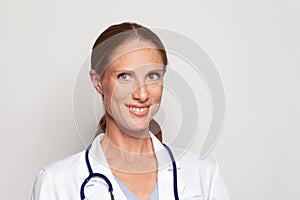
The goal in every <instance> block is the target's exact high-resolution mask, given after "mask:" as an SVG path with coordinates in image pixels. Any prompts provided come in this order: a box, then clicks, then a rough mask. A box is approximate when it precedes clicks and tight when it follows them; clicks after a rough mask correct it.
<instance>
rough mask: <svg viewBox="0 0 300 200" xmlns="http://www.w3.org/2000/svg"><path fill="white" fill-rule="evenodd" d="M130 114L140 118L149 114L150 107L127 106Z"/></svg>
mask: <svg viewBox="0 0 300 200" xmlns="http://www.w3.org/2000/svg"><path fill="white" fill-rule="evenodd" d="M127 107H128V109H129V112H130V113H132V114H134V115H135V116H138V117H143V116H145V115H147V114H148V112H149V107H150V105H127Z"/></svg>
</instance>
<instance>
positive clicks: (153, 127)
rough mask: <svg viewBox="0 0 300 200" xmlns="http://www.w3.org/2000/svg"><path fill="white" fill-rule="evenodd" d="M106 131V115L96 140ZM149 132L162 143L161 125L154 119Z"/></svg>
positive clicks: (103, 117)
mask: <svg viewBox="0 0 300 200" xmlns="http://www.w3.org/2000/svg"><path fill="white" fill-rule="evenodd" d="M105 129H106V116H105V114H104V115H103V116H102V117H101V119H100V121H99V124H98V130H97V132H96V134H95V136H94V138H95V137H97V136H98V135H99V134H100V133H104V132H105ZM149 130H150V131H151V133H153V134H154V135H155V136H156V137H157V139H158V140H159V141H160V142H162V131H161V128H160V125H159V124H158V123H157V122H156V121H155V120H154V119H152V120H151V121H150V124H149Z"/></svg>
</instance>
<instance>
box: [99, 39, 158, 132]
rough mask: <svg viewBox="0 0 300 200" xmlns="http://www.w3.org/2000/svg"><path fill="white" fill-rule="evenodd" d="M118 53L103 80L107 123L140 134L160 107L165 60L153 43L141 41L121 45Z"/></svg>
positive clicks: (101, 89) (102, 91) (146, 128)
mask: <svg viewBox="0 0 300 200" xmlns="http://www.w3.org/2000/svg"><path fill="white" fill-rule="evenodd" d="M133 49H134V50H133ZM125 52H128V53H125ZM117 55H121V56H119V57H118V56H117ZM114 57H115V58H116V59H114V60H113V62H112V63H111V64H110V65H109V67H108V68H107V69H106V70H105V72H104V74H103V75H102V77H101V79H100V81H99V82H100V85H101V87H100V92H101V93H102V94H103V100H104V105H105V110H106V114H107V118H106V123H107V126H110V125H111V126H116V127H118V128H119V129H120V130H122V131H123V132H126V133H128V134H133V135H134V136H136V137H137V136H139V135H136V134H139V133H141V132H144V131H145V130H146V131H147V130H148V127H149V122H150V120H151V119H152V117H153V116H154V115H155V114H156V113H157V111H158V109H159V106H160V102H161V97H162V91H163V75H164V65H163V60H162V58H161V55H160V53H159V51H158V50H157V49H155V48H154V46H153V45H151V44H150V43H147V42H141V41H131V42H129V43H126V46H125V45H122V46H120V47H119V48H118V49H117V50H116V51H115V52H114Z"/></svg>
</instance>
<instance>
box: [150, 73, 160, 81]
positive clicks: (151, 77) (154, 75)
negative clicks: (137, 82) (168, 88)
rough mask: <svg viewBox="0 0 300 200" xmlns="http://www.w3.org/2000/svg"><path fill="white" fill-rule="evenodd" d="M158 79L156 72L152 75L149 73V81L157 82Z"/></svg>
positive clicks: (158, 75)
mask: <svg viewBox="0 0 300 200" xmlns="http://www.w3.org/2000/svg"><path fill="white" fill-rule="evenodd" d="M159 78H160V74H159V73H157V72H154V73H150V74H149V79H150V80H158V79H159Z"/></svg>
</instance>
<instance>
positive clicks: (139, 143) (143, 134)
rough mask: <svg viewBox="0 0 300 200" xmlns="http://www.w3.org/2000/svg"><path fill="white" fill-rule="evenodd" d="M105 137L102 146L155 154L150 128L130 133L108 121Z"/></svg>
mask: <svg viewBox="0 0 300 200" xmlns="http://www.w3.org/2000/svg"><path fill="white" fill-rule="evenodd" d="M106 122H107V124H106V130H105V137H104V140H103V142H102V146H103V147H104V146H106V147H109V146H114V148H118V149H119V150H122V151H127V152H131V153H153V152H154V149H153V145H152V140H151V137H150V134H149V128H146V129H144V130H139V131H129V130H126V129H125V128H122V129H121V128H119V127H118V126H117V125H116V123H115V122H110V121H109V120H107V121H106Z"/></svg>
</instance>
